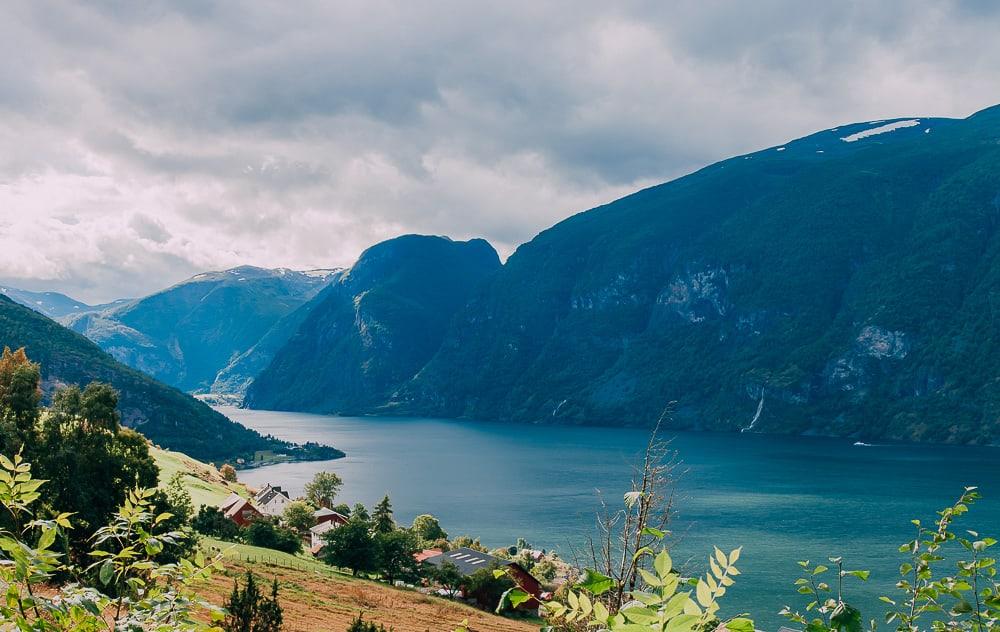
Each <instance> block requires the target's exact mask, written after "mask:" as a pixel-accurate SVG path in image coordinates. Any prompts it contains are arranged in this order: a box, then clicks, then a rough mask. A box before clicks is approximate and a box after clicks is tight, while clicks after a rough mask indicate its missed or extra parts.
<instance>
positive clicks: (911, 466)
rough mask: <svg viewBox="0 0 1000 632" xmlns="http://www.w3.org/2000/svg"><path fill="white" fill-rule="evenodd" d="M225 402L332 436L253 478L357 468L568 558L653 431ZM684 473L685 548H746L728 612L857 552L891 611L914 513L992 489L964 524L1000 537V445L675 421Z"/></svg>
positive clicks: (460, 525)
mask: <svg viewBox="0 0 1000 632" xmlns="http://www.w3.org/2000/svg"><path fill="white" fill-rule="evenodd" d="M220 410H221V412H223V413H224V414H226V415H228V416H229V417H231V418H233V419H235V420H237V421H240V422H242V423H244V424H245V425H247V426H249V427H251V428H254V429H256V430H258V431H261V432H264V433H270V434H273V435H275V436H277V437H281V438H283V439H289V440H293V441H297V442H303V441H318V442H322V443H327V444H330V445H334V446H336V447H338V448H340V449H342V450H344V451H345V452H347V457H346V458H344V459H339V460H336V461H325V462H314V463H292V464H281V465H275V466H270V467H266V468H261V469H258V470H250V471H244V472H240V477H241V479H242V480H244V481H245V482H247V483H250V484H252V485H260V484H263V483H265V482H273V483H276V484H281V485H284V486H287V487H288V488H290V489H291V491H292V493H293V494H299V493H301V491H302V488H303V486H304V485H305V483H307V482H308V481H309V480H310V479H311V478H312V476H313V474H314V473H316V472H317V471H320V470H329V471H333V472H337V473H338V474H339V475H340V476H341V477H342V478H343V479H344V489H343V491H342V493H341V497H340V499H339V500H342V501H344V502H347V503H349V504H351V505H353V504H354V503H355V502H363V503H365V504H366V505H369V506H370V505H372V504H373V503H375V502H376V501H378V500H379V499H380V498H381V497H382V496H383V495H384V494H389V496H390V497H391V499H392V504H393V507H394V509H395V512H396V517H397V520H398V521H399V522H402V523H408V522H409V521H410V520H412V519H413V517H414V516H415V515H417V514H420V513H432V514H434V515H435V516H437V517H438V518H439V519H440V520H441V524H442V526H443V527H444V528H445V530H446V531H447V532H448V533H449V534H450V535H452V536H454V535H459V534H470V535H474V536H477V537H479V538H481V539H482V541H483V543H484V544H486V545H487V546H490V547H496V546H506V545H509V544H511V543H513V542H514V541H515V540H516V539H517V538H519V537H523V538H526V539H527V540H528V541H529V542H530V543H531V544H533V545H535V546H537V547H545V548H549V549H556V550H558V551H560V552H561V553H562V554H563V555H564V556H566V557H572V555H573V551H574V550H576V549H579V548H580V546H581V545H582V543H583V541H584V539H585V537H586V535H587V533H588V532H589V529H590V528H591V526H592V525H593V521H594V512H595V511H596V510H597V509H598V506H599V505H598V501H597V495H596V490H601V491H602V492H603V493H604V495H605V497H606V498H607V499H608V500H609V502H611V503H615V502H620V499H621V494H622V492H623V491H625V490H626V489H627V487H628V483H629V480H630V476H631V467H632V464H633V463H634V462H635V461H636V458H637V456H638V454H639V453H640V451H641V450H642V448H643V447H644V445H645V442H646V440H647V438H648V435H647V433H646V432H645V431H642V430H634V429H611V428H567V427H544V426H530V425H509V424H494V423H479V422H468V421H460V422H459V421H447V420H440V419H397V418H378V417H331V416H322V415H308V414H301V413H285V412H269V411H252V410H241V409H236V408H228V407H221V408H220ZM672 436H673V446H674V447H675V448H676V449H677V450H678V452H679V454H680V457H681V459H682V460H683V469H684V470H685V473H684V475H683V477H682V478H681V479H680V481H679V482H678V484H677V488H678V503H677V509H678V515H677V519H676V520H675V522H674V523H673V525H672V529H673V531H674V532H675V533H676V534H677V536H678V538H677V539H678V542H677V544H676V549H675V558H677V559H678V560H687V559H690V560H691V562H690V563H691V564H692V568H693V569H698V568H700V566H699V565H696V563H697V562H699V561H700V560H701V559H702V558H703V556H704V555H706V554H707V553H708V552H709V551H710V550H711V546H712V545H713V544H717V545H719V546H720V547H722V548H724V549H729V548H733V547H736V546H741V545H742V546H743V548H744V553H743V558H742V563H741V566H742V570H743V575H742V576H741V577H740V578H739V581H738V583H737V584H736V586H735V587H733V588H732V589H731V591H730V593H729V594H728V595H727V601H726V602H725V606H726V607H725V611H726V612H729V613H733V612H738V611H751V612H752V614H753V616H754V617H755V618H756V619H757V620H758V623H760V624H764V626H765V628H769V629H775V628H776V627H777V625H778V624H779V622H780V618H779V617H777V616H776V614H775V613H776V612H777V610H778V609H779V608H780V607H781V606H782V605H785V604H790V605H794V606H799V605H800V604H801V603H802V602H801V601H800V600H799V599H798V596H797V595H796V594H795V593H794V590H793V589H792V587H791V583H792V581H793V580H794V579H795V577H796V576H797V575H796V573H797V570H798V568H797V566H796V561H797V560H800V559H811V560H813V561H825V560H826V558H827V557H828V556H830V555H843V556H844V557H845V559H846V560H847V561H848V562H849V565H850V567H852V568H865V569H870V570H872V580H871V581H870V582H869V583H868V584H867V585H859V587H858V588H855V589H853V590H854V592H855V593H856V594H858V595H859V598H858V599H855V601H858V602H860V604H861V605H863V606H865V616H866V618H868V617H871V616H877V615H878V614H880V613H881V612H882V607H881V605H880V604H879V603H878V602H877V600H876V598H877V595H879V594H889V593H891V591H892V590H893V588H892V586H893V584H894V582H895V580H896V577H895V573H896V570H895V569H896V568H897V567H898V565H899V563H900V561H901V560H900V558H899V554H898V553H897V552H896V548H897V547H898V545H899V544H900V543H902V542H903V541H905V540H907V539H909V538H912V526H911V525H910V523H909V521H910V519H911V518H921V519H924V520H925V521H930V520H932V519H933V518H934V511H935V510H936V509H939V508H941V507H944V506H946V505H948V504H950V503H951V502H953V500H954V499H955V498H956V497H957V496H958V495H959V494H960V493H961V491H962V488H963V487H964V486H965V485H978V486H980V487H981V488H982V491H983V492H984V495H985V496H986V498H985V499H984V500H983V501H981V502H980V503H979V504H978V505H977V506H975V507H974V508H973V511H972V512H971V513H970V514H969V515H968V516H967V518H966V519H964V520H963V522H962V528H967V529H975V530H979V531H981V532H983V533H990V534H992V535H996V534H998V533H1000V502H998V501H997V498H1000V460H998V458H997V457H998V455H1000V452H998V451H997V449H991V448H968V447H951V446H914V445H876V446H855V445H853V444H852V442H851V441H849V440H840V439H828V438H814V437H775V436H763V435H755V434H742V435H728V434H707V433H683V432H682V433H675V434H673V435H672Z"/></svg>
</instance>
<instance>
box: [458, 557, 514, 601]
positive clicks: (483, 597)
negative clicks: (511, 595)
mask: <svg viewBox="0 0 1000 632" xmlns="http://www.w3.org/2000/svg"><path fill="white" fill-rule="evenodd" d="M495 570H497V567H496V566H492V567H490V568H481V569H479V570H478V571H476V572H475V573H473V574H471V575H469V576H467V577H466V578H465V579H464V580H462V588H463V589H464V592H465V596H466V597H469V598H472V599H474V600H475V601H476V603H477V604H478V605H479V607H480V608H491V609H492V608H493V607H495V606H496V605H497V604H498V603H500V598H501V596H503V594H504V592H506V591H507V590H510V589H511V588H513V587H514V582H513V581H511V579H510V577H508V576H507V575H506V574H503V575H500V576H499V577H497V576H496V575H494V573H493V571H495Z"/></svg>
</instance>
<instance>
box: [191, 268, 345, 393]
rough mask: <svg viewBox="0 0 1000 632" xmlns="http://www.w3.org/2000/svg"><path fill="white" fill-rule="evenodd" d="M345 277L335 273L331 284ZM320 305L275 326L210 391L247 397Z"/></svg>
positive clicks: (298, 311)
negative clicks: (259, 377) (249, 390)
mask: <svg viewBox="0 0 1000 632" xmlns="http://www.w3.org/2000/svg"><path fill="white" fill-rule="evenodd" d="M342 275H343V272H342V271H337V272H335V273H334V274H333V275H331V277H330V278H331V279H332V281H331V282H333V283H335V282H336V280H337V279H339V278H340V277H341V276H342ZM319 302H320V301H318V300H316V298H315V297H314V298H313V299H311V300H309V301H307V302H306V303H305V304H303V305H301V306H300V307H298V308H297V309H295V310H294V311H292V312H291V313H289V314H286V315H285V316H283V317H282V318H281V319H279V320H278V322H276V323H274V325H272V326H271V328H270V329H268V330H267V333H266V334H264V335H263V336H261V338H260V340H258V341H257V342H256V343H255V344H254V346H252V347H250V348H249V349H247V350H246V351H244V352H243V353H241V354H240V355H238V356H236V357H235V358H234V359H233V360H232V361H231V362H230V363H229V364H228V365H226V367H225V368H223V369H222V370H221V371H219V373H218V374H217V375H216V376H215V382H213V383H212V386H211V388H210V391H211V392H212V393H217V394H223V395H226V394H228V395H235V396H239V397H242V396H243V395H245V394H246V390H247V388H249V386H250V384H252V383H253V381H254V380H255V379H256V378H257V376H258V375H260V373H261V372H262V371H263V370H264V369H266V368H267V365H268V364H270V363H271V359H272V358H274V356H275V354H277V353H278V351H280V350H281V348H282V347H284V346H285V344H286V343H287V342H288V340H289V339H290V338H291V337H292V336H293V335H294V334H295V332H296V331H298V329H299V327H300V326H302V323H303V322H304V321H305V320H306V318H307V317H308V316H309V314H311V313H312V310H313V308H315V307H316V305H317V304H318V303H319Z"/></svg>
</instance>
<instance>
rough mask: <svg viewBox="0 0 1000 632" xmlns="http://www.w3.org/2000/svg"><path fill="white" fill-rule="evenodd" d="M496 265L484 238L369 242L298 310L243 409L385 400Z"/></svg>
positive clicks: (335, 407)
mask: <svg viewBox="0 0 1000 632" xmlns="http://www.w3.org/2000/svg"><path fill="white" fill-rule="evenodd" d="M499 269H500V259H499V257H498V256H497V253H496V251H495V250H493V247H492V246H490V245H489V244H488V243H487V242H485V241H483V240H481V239H473V240H470V241H452V240H450V239H447V238H444V237H430V236H422V235H406V236H403V237H398V238H396V239H392V240H389V241H386V242H382V243H380V244H377V245H375V246H372V247H371V248H369V249H368V250H366V251H365V252H364V253H362V255H361V257H360V258H359V259H358V261H357V263H355V264H354V266H353V267H351V268H350V269H349V270H346V271H344V272H343V273H342V274H340V275H339V276H338V277H337V278H336V280H335V281H334V282H333V283H331V284H330V285H329V286H327V287H326V288H325V289H324V290H323V291H322V292H321V293H320V294H319V295H318V296H317V297H316V298H315V299H314V300H313V305H311V306H310V307H308V312H307V313H297V315H296V318H301V323H300V324H299V325H298V328H297V329H296V331H295V333H294V334H293V335H292V336H291V337H290V338H289V339H288V340H287V342H286V343H285V344H284V346H282V347H281V348H280V350H279V351H277V353H275V354H274V358H273V360H271V362H270V364H269V365H268V366H267V368H266V369H264V371H263V372H262V373H261V374H260V375H259V376H258V377H257V379H256V380H255V381H254V382H253V384H252V385H250V388H249V389H248V390H247V394H246V400H245V401H246V404H247V405H248V406H251V407H255V408H271V409H285V410H307V411H318V412H341V413H348V412H354V411H359V410H364V409H368V408H371V407H373V406H377V405H378V404H381V403H383V402H384V401H386V399H388V398H389V397H390V396H391V395H392V393H393V392H394V390H395V389H396V388H397V387H398V386H399V385H400V384H402V383H404V382H406V381H407V380H409V379H410V378H411V377H412V376H413V375H414V374H415V373H416V372H417V371H418V370H420V368H421V367H422V366H424V364H425V363H426V362H427V361H428V360H429V359H430V358H431V356H432V355H433V354H434V353H435V352H436V351H437V349H438V348H439V346H440V344H441V341H442V339H443V337H444V335H445V332H446V331H447V328H448V325H449V322H450V321H451V318H452V317H453V316H454V314H455V313H456V312H457V311H458V310H459V309H460V308H461V307H462V306H463V305H465V302H466V300H467V298H468V296H469V294H470V293H471V292H472V291H473V289H474V288H475V287H477V286H478V285H479V284H481V283H482V282H483V281H484V280H486V279H488V278H489V277H490V276H492V275H493V274H495V273H496V272H497V271H498V270H499Z"/></svg>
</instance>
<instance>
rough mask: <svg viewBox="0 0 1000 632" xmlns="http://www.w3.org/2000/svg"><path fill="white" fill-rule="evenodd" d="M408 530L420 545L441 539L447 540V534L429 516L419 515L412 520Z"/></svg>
mask: <svg viewBox="0 0 1000 632" xmlns="http://www.w3.org/2000/svg"><path fill="white" fill-rule="evenodd" d="M410 530H411V531H413V533H414V535H416V536H417V538H419V539H420V543H421V544H422V545H423V544H428V543H431V542H434V541H435V540H440V539H442V538H443V539H445V540H447V539H448V534H447V533H445V532H444V529H442V528H441V523H440V522H438V519H437V518H435V517H434V516H432V515H431V514H421V515H419V516H417V517H416V518H414V519H413V526H412V527H410Z"/></svg>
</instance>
